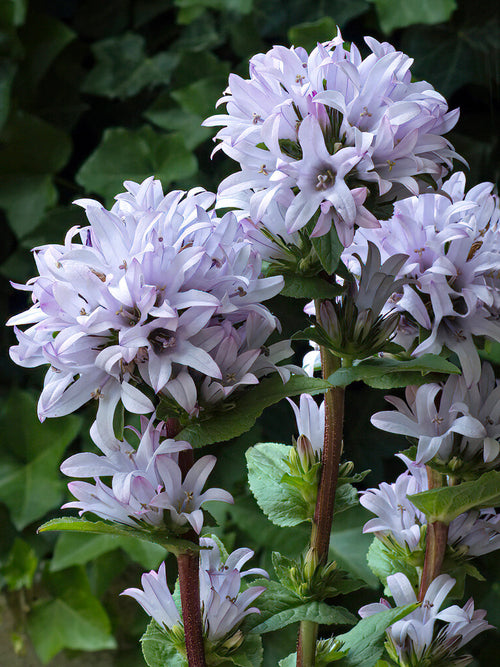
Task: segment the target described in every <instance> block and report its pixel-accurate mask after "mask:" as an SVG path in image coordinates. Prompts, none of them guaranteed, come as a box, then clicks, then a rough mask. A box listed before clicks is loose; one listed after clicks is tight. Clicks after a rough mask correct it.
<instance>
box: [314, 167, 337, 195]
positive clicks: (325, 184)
mask: <svg viewBox="0 0 500 667" xmlns="http://www.w3.org/2000/svg"><path fill="white" fill-rule="evenodd" d="M334 183H335V174H334V173H333V171H332V170H331V169H327V170H326V171H324V172H323V173H321V174H318V176H317V180H316V190H328V188H331V187H332V185H333V184H334Z"/></svg>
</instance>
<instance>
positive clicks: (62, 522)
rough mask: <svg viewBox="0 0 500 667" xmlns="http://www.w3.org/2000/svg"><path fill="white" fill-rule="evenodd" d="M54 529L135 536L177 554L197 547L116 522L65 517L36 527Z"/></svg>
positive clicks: (177, 539)
mask: <svg viewBox="0 0 500 667" xmlns="http://www.w3.org/2000/svg"><path fill="white" fill-rule="evenodd" d="M54 530H68V531H73V532H79V533H80V532H81V533H94V534H98V535H118V536H120V537H127V538H128V537H135V538H137V539H139V540H143V541H145V542H152V543H153V544H159V545H160V546H162V547H164V548H165V549H166V550H167V551H170V552H172V553H174V554H177V553H179V552H182V551H186V550H187V551H197V550H198V549H199V547H198V546H197V545H196V544H194V543H193V542H188V541H187V540H182V539H180V538H178V537H172V536H170V535H167V534H165V533H161V532H160V531H149V530H140V529H139V528H132V526H125V525H119V524H116V523H107V522H105V521H87V519H77V518H76V517H67V518H59V519H51V520H50V521H47V522H46V523H44V524H43V525H42V526H40V528H39V529H38V532H39V533H45V532H48V531H54Z"/></svg>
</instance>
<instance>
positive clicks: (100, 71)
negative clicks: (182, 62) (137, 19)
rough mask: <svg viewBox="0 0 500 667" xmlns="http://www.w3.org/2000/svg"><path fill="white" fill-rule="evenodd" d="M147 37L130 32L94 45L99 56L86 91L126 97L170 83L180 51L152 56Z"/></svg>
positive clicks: (87, 77) (94, 49)
mask: <svg viewBox="0 0 500 667" xmlns="http://www.w3.org/2000/svg"><path fill="white" fill-rule="evenodd" d="M145 44H146V43H145V40H144V37H142V36H141V35H139V34H137V33H131V32H127V33H124V34H123V35H119V36H118V37H109V38H107V39H103V40H101V41H99V42H95V43H94V44H93V45H92V52H93V54H94V57H95V59H96V64H95V66H94V68H93V69H92V70H91V71H90V72H89V73H88V75H87V76H86V78H85V80H84V82H83V85H82V91H83V92H85V93H91V94H93V95H101V96H103V97H109V98H111V99H113V98H118V99H122V100H123V99H126V98H127V97H131V96H133V95H136V94H137V93H139V92H140V91H141V90H143V88H151V87H153V86H157V85H166V84H168V82H169V80H170V76H171V74H172V72H173V70H174V69H175V67H176V66H177V64H178V62H179V55H178V54H172V53H168V52H166V51H164V52H160V53H158V54H157V55H155V56H152V57H148V56H147V54H146V50H145Z"/></svg>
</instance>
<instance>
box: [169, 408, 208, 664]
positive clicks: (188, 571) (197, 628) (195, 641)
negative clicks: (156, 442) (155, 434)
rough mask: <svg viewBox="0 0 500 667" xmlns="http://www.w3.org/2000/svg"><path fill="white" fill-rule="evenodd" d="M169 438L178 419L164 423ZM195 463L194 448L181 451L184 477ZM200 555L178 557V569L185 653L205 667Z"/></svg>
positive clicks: (195, 539)
mask: <svg viewBox="0 0 500 667" xmlns="http://www.w3.org/2000/svg"><path fill="white" fill-rule="evenodd" d="M165 429H166V434H167V438H175V436H176V435H177V434H178V433H180V431H181V426H180V424H179V421H178V420H177V419H168V420H167V421H166V423H165ZM193 463H194V454H193V450H192V449H188V450H184V451H182V452H179V467H180V469H181V472H182V477H183V478H184V477H185V476H186V474H187V472H188V470H189V469H190V468H191V467H192V465H193ZM183 538H184V539H186V540H190V541H191V542H193V543H195V544H196V545H197V544H198V536H197V535H196V533H195V532H194V530H190V531H189V532H188V533H186V534H185V535H183ZM199 567H200V557H199V554H198V552H197V551H185V552H183V553H180V554H178V556H177V568H178V571H179V588H180V593H181V606H182V621H183V624H184V637H185V644H186V655H187V659H188V663H189V667H206V661H205V649H204V646H203V628H202V622H201V610H200V573H199Z"/></svg>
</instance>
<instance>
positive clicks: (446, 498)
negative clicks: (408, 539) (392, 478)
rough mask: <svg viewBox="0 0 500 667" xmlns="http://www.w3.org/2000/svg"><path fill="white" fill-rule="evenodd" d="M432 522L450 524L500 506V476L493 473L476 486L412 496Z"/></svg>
mask: <svg viewBox="0 0 500 667" xmlns="http://www.w3.org/2000/svg"><path fill="white" fill-rule="evenodd" d="M408 499H409V500H410V501H411V502H412V503H413V504H414V505H415V507H417V508H418V509H419V510H420V511H421V512H423V513H424V514H425V515H426V517H427V520H428V521H429V522H434V521H442V522H443V523H450V522H451V521H453V519H456V518H457V516H459V515H460V514H462V513H463V512H468V511H469V510H471V509H480V508H482V507H495V506H496V505H500V472H499V471H497V470H490V472H487V473H484V475H481V477H479V479H477V480H474V481H472V482H462V484H458V485H457V486H444V487H441V488H439V489H430V490H429V491H422V493H416V494H413V495H411V496H408Z"/></svg>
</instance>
